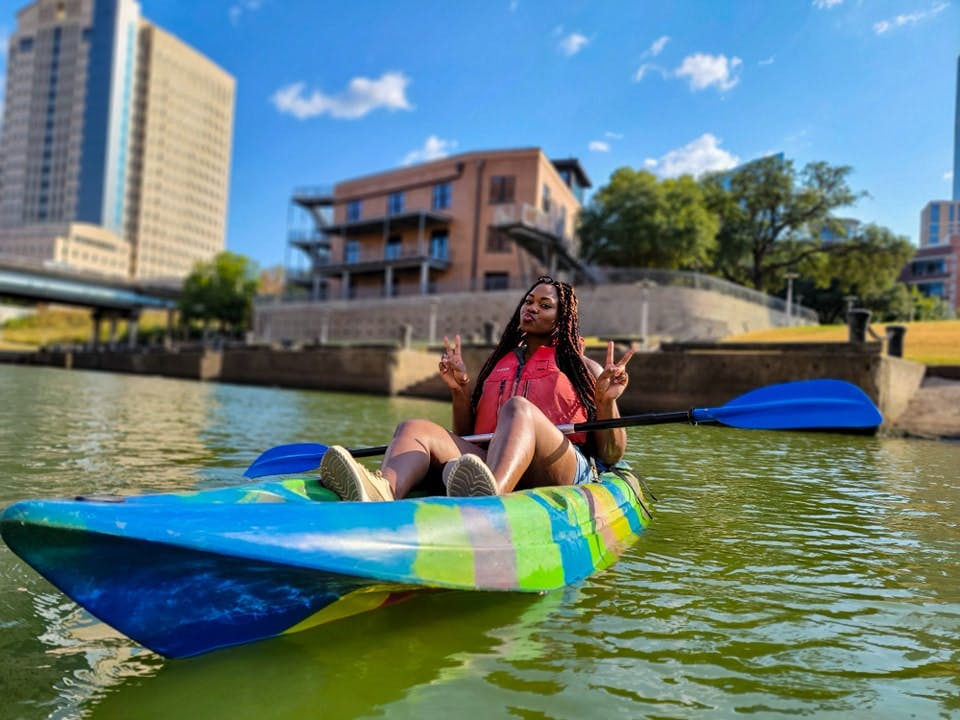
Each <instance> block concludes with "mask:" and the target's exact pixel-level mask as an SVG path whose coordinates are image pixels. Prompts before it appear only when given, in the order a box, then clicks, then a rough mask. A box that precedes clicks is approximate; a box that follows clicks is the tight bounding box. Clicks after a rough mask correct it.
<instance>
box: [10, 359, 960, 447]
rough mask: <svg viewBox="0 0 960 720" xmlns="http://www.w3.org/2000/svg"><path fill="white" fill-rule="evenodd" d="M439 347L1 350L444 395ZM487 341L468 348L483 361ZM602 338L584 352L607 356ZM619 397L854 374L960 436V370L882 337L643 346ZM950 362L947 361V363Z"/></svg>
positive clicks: (716, 401)
mask: <svg viewBox="0 0 960 720" xmlns="http://www.w3.org/2000/svg"><path fill="white" fill-rule="evenodd" d="M438 352H439V350H438V349H437V348H432V349H423V350H421V349H414V348H409V347H406V348H405V347H400V346H398V345H397V344H395V343H391V344H366V345H359V344H357V345H313V346H306V347H300V348H283V347H276V346H266V345H258V346H239V347H227V348H223V349H220V350H216V349H209V348H200V347H192V348H180V349H173V350H163V349H161V348H154V349H149V350H137V351H106V350H97V351H89V350H73V349H69V350H68V349H65V350H56V351H54V350H44V351H38V352H33V353H22V352H0V362H8V363H21V364H31V365H49V366H54V367H62V368H68V369H70V368H72V369H85V370H101V371H107V372H119V373H136V374H146V375H162V376H168V377H178V378H185V379H193V380H202V381H214V382H225V383H237V384H245V385H263V386H278V387H289V388H300V389H312V390H330V391H342V392H354V393H365V394H373V395H385V396H398V395H403V396H408V397H419V398H427V399H435V400H447V399H448V397H449V391H448V390H447V389H446V386H445V385H444V384H443V382H442V381H441V380H440V379H439V376H438V375H437V354H438ZM489 352H490V347H489V346H487V345H471V346H466V347H465V348H464V359H465V361H466V362H467V365H468V366H469V367H480V366H481V365H482V363H483V361H484V360H485V358H486V357H487V355H488V354H489ZM603 353H604V347H603V346H600V345H598V346H596V347H592V348H588V350H587V354H588V355H590V356H591V357H593V358H594V359H596V360H599V361H602V359H603ZM630 366H631V383H630V386H629V388H628V389H627V392H626V393H625V394H624V396H623V397H622V398H621V402H620V407H621V411H622V412H623V413H625V414H634V413H642V412H650V411H653V412H657V411H675V410H683V409H687V408H690V407H718V406H721V405H723V404H725V403H727V402H728V401H730V400H731V399H732V398H734V397H737V396H738V395H741V394H743V393H746V392H748V391H750V390H753V389H755V388H758V387H762V386H765V385H772V384H776V383H781V382H791V381H796V380H805V379H813V378H824V377H829V378H836V379H839V380H846V381H847V382H851V383H853V384H855V385H857V386H858V387H860V388H861V389H863V391H864V392H865V393H866V394H867V395H868V396H869V397H870V398H871V400H873V402H874V403H876V404H877V406H878V407H879V408H880V410H881V412H882V413H883V415H884V418H885V422H884V426H883V428H882V429H881V430H882V432H889V433H893V434H896V435H904V436H911V437H923V438H927V437H943V438H957V437H960V416H958V410H957V408H960V401H958V400H957V397H958V394H960V378H957V379H954V380H944V382H945V383H947V384H946V385H943V384H937V383H935V382H933V381H932V380H931V378H929V377H927V378H926V379H925V375H926V374H927V373H926V367H925V366H924V365H922V364H920V363H916V362H911V361H909V360H904V359H902V358H897V357H889V356H887V355H884V354H883V353H882V347H881V343H877V342H873V343H801V344H789V343H736V344H730V343H725V344H716V343H688V344H679V343H673V344H665V345H663V346H661V348H659V349H658V350H657V351H655V352H638V353H637V354H636V355H635V356H634V358H633V359H632V360H631V363H630ZM942 372H946V371H942Z"/></svg>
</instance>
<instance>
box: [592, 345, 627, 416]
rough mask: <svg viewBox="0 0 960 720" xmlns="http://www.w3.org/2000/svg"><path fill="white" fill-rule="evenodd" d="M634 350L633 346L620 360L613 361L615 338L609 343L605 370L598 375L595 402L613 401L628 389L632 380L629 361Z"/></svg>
mask: <svg viewBox="0 0 960 720" xmlns="http://www.w3.org/2000/svg"><path fill="white" fill-rule="evenodd" d="M633 353H634V350H633V349H632V348H631V349H630V350H627V352H626V353H624V355H623V357H622V358H620V362H617V363H615V362H614V361H613V340H611V341H610V342H609V343H607V360H606V362H605V363H604V364H603V371H602V372H601V373H600V374H599V375H598V376H597V384H596V389H595V390H594V402H596V404H597V405H600V404H601V403H602V402H613V401H614V400H616V399H617V398H618V397H620V396H621V395H623V391H624V390H626V389H627V383H628V382H630V376H629V375H627V363H628V362H630V358H632V357H633Z"/></svg>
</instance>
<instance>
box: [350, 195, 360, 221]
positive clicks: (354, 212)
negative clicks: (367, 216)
mask: <svg viewBox="0 0 960 720" xmlns="http://www.w3.org/2000/svg"><path fill="white" fill-rule="evenodd" d="M361 215H363V200H351V201H350V202H349V203H347V222H356V221H357V220H359V219H360V216H361Z"/></svg>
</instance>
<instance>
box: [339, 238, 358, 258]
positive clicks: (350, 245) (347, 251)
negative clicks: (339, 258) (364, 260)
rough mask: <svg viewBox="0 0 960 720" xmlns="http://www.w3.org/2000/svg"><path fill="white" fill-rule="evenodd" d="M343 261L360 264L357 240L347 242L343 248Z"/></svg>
mask: <svg viewBox="0 0 960 720" xmlns="http://www.w3.org/2000/svg"><path fill="white" fill-rule="evenodd" d="M343 261H344V262H348V263H355V262H360V243H359V241H357V240H347V242H346V244H344V246H343Z"/></svg>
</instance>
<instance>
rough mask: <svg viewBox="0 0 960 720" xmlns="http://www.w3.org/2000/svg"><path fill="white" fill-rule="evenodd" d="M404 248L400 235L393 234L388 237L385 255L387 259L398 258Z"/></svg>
mask: <svg viewBox="0 0 960 720" xmlns="http://www.w3.org/2000/svg"><path fill="white" fill-rule="evenodd" d="M402 250H403V243H402V241H401V239H400V236H399V235H391V236H390V237H389V238H387V247H386V248H385V250H384V253H383V257H384V258H386V259H387V260H396V259H398V258H399V257H400V254H401V252H402Z"/></svg>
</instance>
